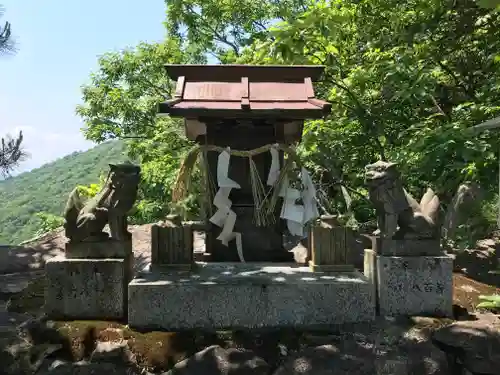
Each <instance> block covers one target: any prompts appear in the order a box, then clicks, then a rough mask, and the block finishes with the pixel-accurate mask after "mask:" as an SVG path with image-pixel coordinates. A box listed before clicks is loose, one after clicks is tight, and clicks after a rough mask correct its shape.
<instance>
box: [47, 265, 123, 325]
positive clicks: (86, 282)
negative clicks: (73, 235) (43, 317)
mask: <svg viewBox="0 0 500 375" xmlns="http://www.w3.org/2000/svg"><path fill="white" fill-rule="evenodd" d="M130 268H131V262H130V260H126V259H116V258H112V259H67V258H65V257H64V256H61V257H55V258H52V259H50V260H48V261H47V263H46V265H45V270H46V277H47V291H46V295H45V311H46V313H47V314H48V316H49V317H50V318H52V319H121V318H123V317H124V316H125V314H126V311H127V309H126V301H127V284H128V281H129V280H130V274H131V273H130V272H131V271H130Z"/></svg>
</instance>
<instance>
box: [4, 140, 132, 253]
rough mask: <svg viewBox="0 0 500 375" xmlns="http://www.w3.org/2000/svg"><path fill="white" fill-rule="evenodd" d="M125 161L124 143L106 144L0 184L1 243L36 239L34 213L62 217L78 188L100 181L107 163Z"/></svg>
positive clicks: (16, 242) (36, 220) (36, 226)
mask: <svg viewBox="0 0 500 375" xmlns="http://www.w3.org/2000/svg"><path fill="white" fill-rule="evenodd" d="M126 159H127V157H126V152H125V144H124V143H123V142H120V141H112V142H106V143H103V144H101V145H99V146H96V147H94V148H92V149H90V150H88V151H85V152H74V153H72V154H70V155H67V156H65V157H63V158H61V159H58V160H56V161H54V162H52V163H49V164H46V165H43V166H42V167H40V168H37V169H34V170H32V171H30V172H26V173H22V174H20V175H18V176H15V177H12V178H9V179H7V180H4V181H0V244H18V243H20V242H22V241H25V240H27V239H29V238H31V237H33V236H34V235H35V233H36V231H37V229H38V226H39V224H40V223H39V221H38V220H39V219H38V218H36V217H35V215H34V214H35V213H37V212H48V213H51V214H54V215H61V214H62V211H63V208H64V205H65V203H66V199H67V197H68V195H69V193H70V192H71V190H72V189H73V188H74V187H75V186H76V185H89V184H91V183H96V182H98V181H99V176H100V175H101V174H103V173H106V172H107V170H108V163H118V162H123V161H125V160H126Z"/></svg>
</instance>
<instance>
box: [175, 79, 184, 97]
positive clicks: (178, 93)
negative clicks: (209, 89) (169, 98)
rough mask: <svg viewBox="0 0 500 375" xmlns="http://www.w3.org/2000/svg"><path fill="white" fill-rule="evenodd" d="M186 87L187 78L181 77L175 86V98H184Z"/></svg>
mask: <svg viewBox="0 0 500 375" xmlns="http://www.w3.org/2000/svg"><path fill="white" fill-rule="evenodd" d="M184 87H186V77H184V76H180V77H179V78H178V79H177V84H176V86H175V94H174V97H175V98H181V99H182V97H183V96H184Z"/></svg>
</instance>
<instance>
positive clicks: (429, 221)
mask: <svg viewBox="0 0 500 375" xmlns="http://www.w3.org/2000/svg"><path fill="white" fill-rule="evenodd" d="M365 183H366V186H367V187H368V192H369V198H370V201H371V202H372V203H373V205H374V206H375V210H376V213H377V224H378V229H377V231H376V232H375V233H374V235H376V236H380V238H383V239H393V240H403V239H418V240H421V239H438V238H439V235H440V228H439V224H438V214H439V198H438V197H437V195H436V194H435V193H434V192H433V191H432V190H431V189H427V192H426V193H425V194H424V195H423V197H422V199H421V200H420V203H418V202H417V201H416V200H415V199H414V198H413V197H412V196H411V195H410V194H408V192H407V191H406V190H405V189H404V187H403V184H402V181H401V175H400V173H399V171H398V169H397V164H396V163H391V162H386V161H377V162H376V163H373V164H369V165H367V166H366V167H365Z"/></svg>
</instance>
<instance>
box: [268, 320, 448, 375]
mask: <svg viewBox="0 0 500 375" xmlns="http://www.w3.org/2000/svg"><path fill="white" fill-rule="evenodd" d="M307 340H308V341H309V344H310V345H311V344H312V345H314V344H315V343H316V342H321V343H322V344H323V345H314V346H310V347H308V348H306V349H304V350H302V351H301V352H299V353H297V354H296V355H294V356H291V357H289V358H287V359H285V361H284V363H283V364H282V366H281V367H280V368H278V369H277V370H276V372H275V373H274V375H298V374H300V375H348V374H349V375H373V374H388V375H413V374H414V375H448V374H449V369H448V363H447V358H446V355H445V353H444V352H442V351H441V350H439V349H438V348H437V347H435V346H434V345H432V343H431V342H430V341H429V338H428V333H427V332H426V330H425V329H423V328H421V327H418V326H416V325H413V326H412V325H407V324H400V322H398V321H395V320H386V321H382V320H379V321H378V322H377V323H376V324H367V325H365V326H364V327H361V326H359V328H358V329H356V330H354V331H352V330H345V331H343V332H342V331H340V332H338V334H336V335H328V336H308V338H307ZM328 341H330V342H329V343H327V342H328Z"/></svg>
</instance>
